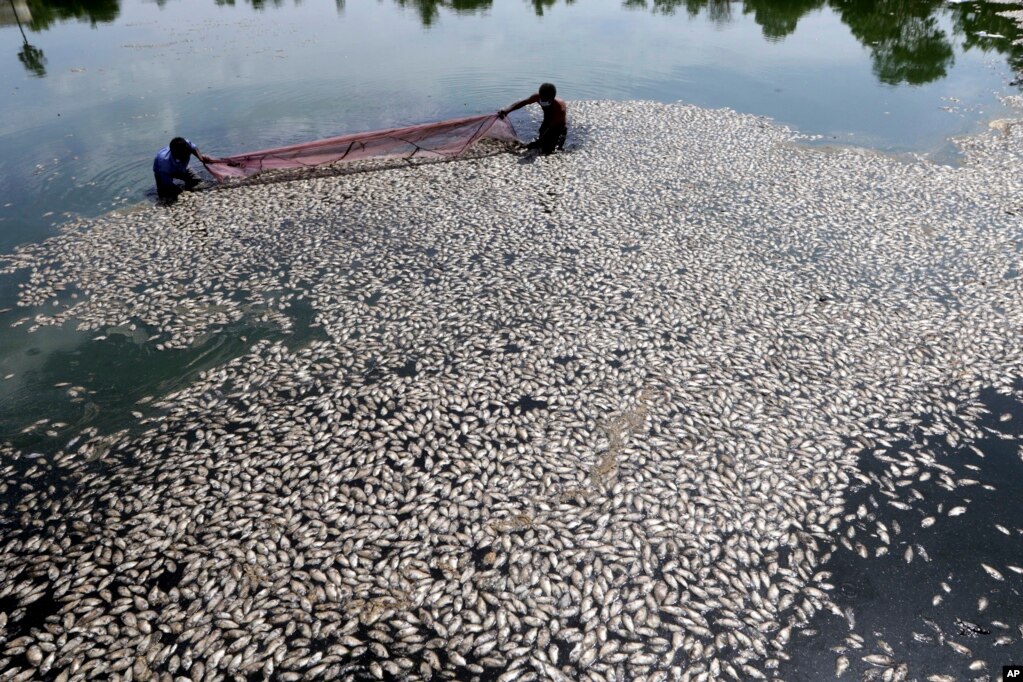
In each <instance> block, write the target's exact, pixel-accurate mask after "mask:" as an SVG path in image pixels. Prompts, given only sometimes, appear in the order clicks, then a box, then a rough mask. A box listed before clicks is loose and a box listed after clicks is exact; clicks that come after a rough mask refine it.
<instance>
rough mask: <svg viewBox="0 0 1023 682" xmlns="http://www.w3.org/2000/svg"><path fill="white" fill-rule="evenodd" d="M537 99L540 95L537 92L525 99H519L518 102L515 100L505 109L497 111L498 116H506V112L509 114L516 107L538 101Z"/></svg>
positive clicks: (519, 107)
mask: <svg viewBox="0 0 1023 682" xmlns="http://www.w3.org/2000/svg"><path fill="white" fill-rule="evenodd" d="M539 101H540V95H538V94H537V95H530V96H529V97H527V98H526V99H521V100H519V101H518V102H516V103H515V104H513V105H511V106H510V107H508V108H507V109H501V110H500V111H498V112H497V113H498V115H499V116H501V117H502V118H503V117H505V116H507V115H508V114H510V113H511V112H513V111H515V110H516V109H521V108H522V107H524V106H526V105H527V104H535V103H536V102H539Z"/></svg>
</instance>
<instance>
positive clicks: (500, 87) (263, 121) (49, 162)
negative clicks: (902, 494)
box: [0, 0, 1023, 437]
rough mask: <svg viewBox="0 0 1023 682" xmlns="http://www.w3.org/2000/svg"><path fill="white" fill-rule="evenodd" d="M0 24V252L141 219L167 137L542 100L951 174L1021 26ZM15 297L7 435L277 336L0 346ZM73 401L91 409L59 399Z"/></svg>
mask: <svg viewBox="0 0 1023 682" xmlns="http://www.w3.org/2000/svg"><path fill="white" fill-rule="evenodd" d="M0 3H3V4H0V46H2V50H3V53H2V55H0V92H2V96H3V99H4V105H3V116H2V117H0V149H2V150H3V153H2V154H0V252H7V251H10V250H11V249H12V248H14V247H15V246H16V245H18V244H21V243H25V242H32V241H38V240H40V239H42V238H45V237H46V236H48V235H50V234H53V232H54V231H55V229H56V226H57V225H59V224H60V223H61V222H62V221H64V220H65V219H66V217H67V216H69V215H72V214H82V215H96V214H99V213H102V212H104V211H107V210H110V209H111V208H113V207H117V206H123V205H126V204H133V203H137V202H139V201H147V200H151V197H150V196H149V193H151V191H152V184H153V178H152V173H151V164H152V157H153V154H154V153H155V151H156V150H157V149H158V148H160V147H162V146H163V145H165V144H166V143H167V141H168V140H169V139H170V138H171V137H172V136H174V135H178V134H181V135H185V136H187V137H189V138H190V139H191V140H192V141H193V142H195V143H196V144H197V145H198V146H199V147H200V148H201V149H202V150H203V151H204V152H207V153H210V154H212V155H222V154H231V153H238V152H242V151H246V150H250V149H258V148H265V147H269V146H275V145H279V144H286V143H290V142H298V141H306V140H311V139H316V138H319V137H324V136H329V135H336V134H341V133H345V132H351V131H356V130H366V129H373V128H380V127H389V126H394V125H401V124H411V123H419V122H424V121H430V120H437V119H442V118H447V117H451V116H457V115H463V114H469V113H479V112H486V111H493V110H495V109H497V108H499V107H501V106H504V105H506V104H508V103H510V102H512V101H514V100H516V99H519V98H521V97H523V96H525V95H527V94H529V93H530V92H532V91H533V90H534V88H535V87H536V84H537V83H539V82H540V81H544V80H550V81H553V82H555V83H557V84H558V86H559V90H560V94H561V96H563V97H564V98H566V99H568V100H572V99H591V98H593V99H655V100H661V101H675V100H683V101H686V102H690V103H694V104H699V105H702V106H708V107H730V108H733V109H737V110H739V111H744V112H750V113H755V114H760V115H765V116H770V117H772V118H774V119H776V120H778V121H781V122H783V123H786V124H790V125H792V126H794V127H796V128H798V129H800V130H802V131H804V132H807V133H816V134H820V135H823V136H826V139H834V140H836V141H838V142H841V143H852V144H862V145H866V146H870V147H874V148H879V149H885V150H894V151H908V152H918V153H926V154H932V155H934V156H936V157H938V158H949V156H948V154H949V144H948V138H949V136H952V135H958V134H964V133H968V132H971V131H976V130H979V129H982V128H983V127H985V126H986V124H987V121H989V120H990V119H992V118H998V117H999V115H1000V114H1001V113H1002V110H1001V105H1000V103H999V102H998V99H997V95H998V94H1004V93H1010V92H1015V91H1017V88H1016V87H1015V86H1013V85H1011V83H1012V81H1013V80H1014V79H1015V78H1016V71H1017V70H1019V69H1021V68H1023V48H1021V47H1020V46H1013V45H1012V41H1013V39H1014V38H1015V37H1016V29H1015V27H1014V24H1013V23H1012V22H1011V21H1010V20H1008V19H1006V18H1004V17H1001V16H999V15H998V12H999V11H1004V10H1005V9H1009V8H1011V6H1008V5H992V4H987V3H981V2H964V3H958V4H948V3H942V2H936V1H926V0H924V1H909V0H888V1H878V2H869V1H864V0H831V1H828V2H824V1H819V0H784V1H778V0H751V1H748V2H733V3H729V2H707V1H705V0H691V1H690V2H685V3H682V2H672V1H669V0H659V1H658V0H654V1H652V2H650V1H646V2H645V1H643V0H624V2H623V1H622V0H577V1H576V2H570V3H566V2H557V1H555V0H534V1H533V2H521V1H519V0H507V1H502V2H489V1H487V0H482V1H481V0H458V1H457V2H453V3H440V2H430V1H427V0H419V1H418V2H411V1H406V2H401V1H391V0H382V1H380V2H344V1H343V0H337V2H336V3H330V2H305V3H295V4H291V3H284V2H278V3H267V2H255V1H253V2H251V3H241V2H239V3H237V4H235V3H233V2H224V1H221V0H157V1H156V2H148V1H143V0H128V1H126V2H119V1H118V0H99V1H95V0H78V1H77V2H74V3H67V2H54V1H53V0H31V1H28V2H26V1H25V0H0ZM18 20H20V23H21V25H20V26H19V24H18ZM16 286H17V280H16V278H13V277H9V276H6V277H4V276H0V311H4V312H0V404H2V405H3V408H2V409H0V435H2V436H10V435H11V434H16V433H20V432H21V430H22V429H24V428H26V427H27V426H28V425H30V424H32V423H33V422H35V421H37V420H39V419H42V418H51V421H56V422H58V423H66V424H71V425H74V426H75V427H79V428H80V427H81V426H82V425H83V424H88V423H97V422H96V420H97V419H101V418H100V417H97V414H99V415H104V414H108V413H110V412H111V411H119V412H120V413H122V414H123V413H124V412H125V410H126V406H127V405H128V404H130V403H132V404H133V403H134V401H135V400H137V399H138V398H139V397H144V396H145V395H147V394H150V393H160V392H166V391H167V390H170V389H171V388H173V387H174V386H175V385H176V382H180V381H183V380H185V379H187V377H188V376H191V374H190V373H191V372H192V371H198V370H199V369H202V368H203V367H208V366H212V365H215V364H219V363H220V362H223V361H224V360H225V359H226V358H228V357H232V356H233V355H236V354H237V353H239V352H241V351H242V350H244V348H245V347H246V346H245V343H244V342H242V341H239V340H238V339H240V338H241V337H242V336H247V335H250V334H259V333H262V334H269V333H272V332H268V331H265V330H264V331H258V330H243V329H237V330H234V331H233V332H232V333H231V335H229V336H231V339H233V340H229V341H224V340H215V339H214V340H209V341H207V342H206V343H205V344H201V345H200V346H199V347H197V348H196V349H195V350H194V352H193V353H186V354H181V355H180V357H179V356H178V355H174V354H169V355H168V354H163V355H161V354H160V353H155V352H152V353H150V351H147V350H146V347H145V345H144V344H141V345H140V344H138V343H137V340H133V339H130V338H128V337H125V338H124V339H116V340H113V341H109V340H108V341H104V342H101V343H100V345H97V342H94V341H91V340H90V339H91V338H92V336H94V335H83V334H79V333H77V332H74V331H73V330H71V329H63V330H43V331H40V332H37V333H34V334H28V333H27V332H26V331H25V326H22V327H16V328H11V327H10V325H11V324H12V323H13V322H14V321H15V320H17V319H18V318H19V317H21V316H23V315H25V314H28V313H31V311H26V310H18V309H12V310H7V311H5V309H7V308H11V307H12V306H13V304H14V301H15V297H14V295H15V293H16ZM26 326H27V325H26ZM118 343H119V344H121V346H123V348H122V347H118V348H115V347H114V346H112V345H109V344H115V345H116V344H118ZM103 344H107V345H103ZM172 355H173V357H172ZM8 375H13V376H12V377H11V378H10V379H3V377H6V376H8ZM64 382H70V385H69V386H66V387H58V388H55V387H54V384H57V383H64ZM73 386H83V387H85V389H86V390H89V391H95V392H96V393H94V394H85V395H84V399H83V400H79V401H73V400H72V397H70V396H68V395H66V394H67V389H68V388H71V387H73ZM90 395H93V396H96V397H90ZM103 396H118V397H116V398H113V397H111V398H110V399H109V401H108V402H104V397H103ZM79 397H81V396H79ZM88 404H92V405H94V407H89V405H88ZM97 409H98V412H97ZM111 426H112V425H111ZM71 428H72V427H70V426H68V427H60V428H59V429H56V431H57V432H58V433H59V434H60V436H61V437H63V434H64V429H71ZM37 430H40V429H37ZM47 430H53V429H48V428H46V426H45V425H44V426H43V428H41V431H42V432H43V433H45V432H46V431H47Z"/></svg>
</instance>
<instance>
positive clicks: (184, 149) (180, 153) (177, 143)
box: [170, 137, 192, 162]
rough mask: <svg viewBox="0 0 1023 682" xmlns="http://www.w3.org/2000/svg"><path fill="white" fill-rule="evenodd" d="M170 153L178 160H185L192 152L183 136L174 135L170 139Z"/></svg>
mask: <svg viewBox="0 0 1023 682" xmlns="http://www.w3.org/2000/svg"><path fill="white" fill-rule="evenodd" d="M170 153H171V156H173V157H174V158H175V159H177V160H178V161H181V162H185V161H188V157H189V156H190V155H191V154H192V148H191V147H189V146H188V143H187V142H185V138H183V137H175V138H174V139H173V140H171V141H170Z"/></svg>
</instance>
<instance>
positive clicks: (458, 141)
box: [205, 114, 518, 182]
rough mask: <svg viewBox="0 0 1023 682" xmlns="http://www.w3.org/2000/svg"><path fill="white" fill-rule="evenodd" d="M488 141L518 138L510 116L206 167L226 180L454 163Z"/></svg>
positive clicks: (312, 145) (338, 140)
mask: <svg viewBox="0 0 1023 682" xmlns="http://www.w3.org/2000/svg"><path fill="white" fill-rule="evenodd" d="M485 138H486V139H493V140H500V141H504V142H513V141H515V140H517V139H518V138H517V137H516V135H515V129H514V128H513V127H512V125H511V123H510V122H509V121H508V120H507V119H506V118H501V117H499V116H498V115H497V114H488V115H486V116H469V117H466V118H456V119H450V120H447V121H438V122H436V123H425V124H422V125H416V126H409V127H407V128H392V129H389V130H375V131H372V132H365V133H354V134H351V135H342V136H341V137H331V138H328V139H325V140H316V141H314V142H304V143H302V144H293V145H288V146H286V147H276V148H274V149H264V150H262V151H258V152H249V153H247V154H238V155H236V156H226V157H222V158H219V159H216V160H214V161H212V162H210V163H207V164H205V165H206V168H207V170H209V172H210V173H212V174H213V177H215V178H216V179H217V180H218V181H220V182H224V181H225V180H230V179H236V178H250V177H253V176H255V175H257V174H259V173H263V172H264V171H271V170H291V169H301V168H314V167H317V166H324V165H328V164H335V163H339V162H353V161H363V160H368V159H407V160H420V159H422V160H427V159H430V160H443V159H453V158H457V157H459V156H461V155H463V154H465V153H466V152H467V151H468V150H469V149H470V148H471V147H472V146H473V145H475V144H476V143H477V142H479V141H480V140H483V139H485Z"/></svg>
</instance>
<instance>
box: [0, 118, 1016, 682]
mask: <svg viewBox="0 0 1023 682" xmlns="http://www.w3.org/2000/svg"><path fill="white" fill-rule="evenodd" d="M571 115H572V130H573V135H574V140H570V145H569V146H570V150H569V151H568V152H567V153H563V154H556V155H553V156H551V157H542V158H533V157H519V156H516V155H513V154H504V155H499V156H490V157H486V158H480V159H473V160H469V161H464V162H458V163H449V164H437V165H427V166H420V167H417V168H415V169H402V168H398V169H392V170H385V171H380V172H376V173H367V174H357V175H345V176H338V177H317V178H309V179H302V180H295V181H291V182H287V183H278V184H260V185H253V186H247V187H239V188H233V189H230V190H225V191H211V192H203V193H193V194H186V195H185V196H184V197H183V198H182V200H181V201H179V203H178V204H177V205H176V206H174V207H172V208H153V209H146V210H142V211H136V212H132V213H129V214H124V215H117V216H107V217H103V218H100V219H96V220H90V221H84V222H81V223H78V224H75V225H72V226H70V227H69V228H68V230H67V231H66V232H65V233H64V234H62V235H61V236H59V237H56V238H53V239H50V240H48V241H46V242H45V243H42V244H36V245H29V246H26V247H24V248H22V249H19V250H18V251H17V252H16V253H14V254H11V255H9V256H7V257H5V259H4V261H2V262H0V263H2V265H0V267H3V272H8V273H10V272H14V271H25V272H27V273H28V276H27V280H26V283H25V286H24V287H23V288H22V290H21V303H22V304H23V305H25V306H38V307H37V308H35V309H33V310H32V311H31V314H30V315H29V316H28V318H27V319H22V320H19V321H18V322H20V323H22V324H24V325H26V326H27V327H28V328H32V327H36V326H40V325H47V324H62V323H68V322H70V323H73V324H77V325H79V326H80V327H81V328H83V329H95V330H97V333H98V332H99V331H100V330H104V329H107V328H109V327H111V326H119V327H121V328H127V329H128V330H130V333H133V334H134V333H135V332H137V331H138V330H142V332H143V334H140V335H139V339H140V342H143V343H146V344H149V345H151V347H152V348H153V350H154V352H159V350H160V349H164V348H173V347H183V346H187V345H188V344H190V343H192V342H193V341H194V340H195V339H196V338H198V337H199V336H200V335H203V334H206V333H210V332H213V333H215V332H216V331H217V330H218V329H219V328H221V327H223V326H224V325H225V324H228V323H231V322H233V321H238V320H246V319H249V320H254V319H259V320H263V321H264V322H271V323H276V324H279V325H281V326H282V327H285V328H287V327H288V326H289V325H291V324H292V320H291V318H290V317H289V314H288V313H289V308H291V306H292V305H293V304H294V302H295V301H296V300H299V299H301V300H302V301H303V302H304V303H305V304H307V305H309V306H311V307H312V310H313V311H314V312H315V324H316V325H318V326H319V327H322V330H323V332H324V334H325V338H320V339H315V340H310V341H308V342H305V343H294V344H291V345H287V344H284V343H277V342H269V341H261V342H259V343H257V344H255V345H254V346H253V347H252V348H251V350H250V352H249V353H248V354H247V355H245V356H244V357H242V358H239V359H237V360H236V361H233V362H230V363H228V364H227V365H225V366H223V367H219V368H216V369H213V370H210V371H208V372H206V373H205V374H203V376H202V377H201V378H200V379H199V380H198V381H196V382H195V383H194V384H193V385H192V386H190V387H188V388H187V389H185V390H182V391H179V392H177V393H175V394H173V395H168V396H163V397H161V398H159V399H158V400H156V401H153V402H152V403H147V404H145V405H142V406H140V407H139V409H140V411H141V414H143V418H142V419H141V422H140V424H139V425H138V428H137V429H135V430H134V431H132V432H131V433H114V434H103V433H94V432H90V433H86V434H84V435H83V436H82V437H81V438H80V439H76V440H75V441H73V442H69V443H68V444H67V446H66V447H64V448H63V449H62V450H61V451H60V452H59V453H57V454H56V455H54V456H42V455H39V454H36V453H32V452H24V451H19V450H17V449H16V448H14V447H13V446H12V445H10V444H7V445H3V446H0V447H2V450H0V538H2V539H0V679H2V680H7V679H16V680H25V679H31V678H34V677H38V676H47V677H55V678H56V679H61V680H68V679H86V678H102V679H106V678H108V677H109V676H110V675H111V674H112V673H116V674H117V676H118V677H119V678H120V679H191V680H200V679H236V678H239V679H240V678H249V679H262V678H264V677H266V678H273V679H282V680H297V679H351V678H356V679H362V678H366V679H372V678H377V679H410V680H412V679H424V680H426V679H459V680H463V679H496V680H501V681H502V682H511V681H512V680H520V681H525V680H577V679H588V680H608V681H611V680H649V681H653V680H668V679H672V680H676V679H685V680H705V679H734V680H751V679H768V678H771V677H772V676H773V671H774V669H776V668H777V667H778V665H779V661H781V660H782V659H784V658H785V657H786V655H787V654H786V645H787V643H788V641H789V639H790V637H792V636H793V633H794V632H796V631H798V630H799V629H800V628H803V627H805V626H806V624H807V622H808V621H809V619H811V618H812V616H813V615H814V614H815V613H817V612H819V611H821V610H822V609H828V608H832V607H833V606H834V604H833V603H832V601H833V600H832V598H831V593H832V590H833V587H834V586H833V585H832V584H831V583H830V582H829V574H828V572H827V571H826V570H825V569H824V568H823V564H824V562H826V560H827V558H828V556H829V555H830V553H831V552H832V551H834V550H835V549H836V548H837V547H839V546H840V545H841V544H849V546H850V547H857V546H862V547H863V550H862V551H863V552H875V553H876V552H878V551H879V549H878V547H879V546H880V545H878V544H876V542H875V544H874V545H872V546H871V547H870V548H868V547H867V546H866V545H857V544H855V543H861V542H862V540H861V539H860V538H857V537H853V536H851V535H849V534H843V533H840V532H839V529H844V528H846V527H848V522H849V520H850V518H851V517H850V516H849V515H850V514H855V513H856V511H855V510H849V509H846V508H845V505H844V501H845V494H846V492H847V491H848V490H849V488H850V486H851V485H857V484H863V483H866V484H870V485H873V486H875V487H876V488H877V489H878V498H879V499H881V500H884V501H885V502H884V503H885V504H889V505H893V504H896V503H898V504H905V505H909V506H910V507H912V506H913V505H914V504H916V503H917V502H918V500H916V499H915V498H913V497H907V496H905V495H902V494H900V490H901V485H900V483H899V481H900V480H901V479H902V478H906V477H909V478H912V477H915V476H923V475H924V474H925V473H926V474H928V475H930V476H935V477H940V476H941V475H942V473H943V470H942V467H941V463H940V462H937V461H935V459H934V458H933V457H931V456H929V453H928V451H927V450H926V448H918V449H915V450H911V451H907V452H906V453H905V454H904V455H903V456H904V457H905V459H904V460H899V461H894V460H893V461H891V462H888V464H890V466H891V471H889V472H886V473H884V474H879V475H869V476H868V475H867V474H865V473H863V472H862V471H861V470H860V469H859V467H858V458H859V455H860V453H861V452H863V451H865V450H866V451H871V450H874V451H881V450H883V448H884V447H885V446H886V444H887V443H889V442H890V441H891V440H892V439H894V438H895V437H897V434H899V433H904V432H906V431H907V430H909V429H913V428H916V427H917V426H919V422H918V420H915V417H914V415H918V414H921V413H929V414H934V415H936V421H935V423H934V424H933V425H931V426H929V427H928V428H930V429H935V430H940V429H944V430H945V434H946V436H947V438H949V439H959V440H961V441H962V442H964V443H966V442H969V440H970V439H971V438H973V437H975V433H973V432H972V431H971V427H970V424H971V423H972V422H973V421H974V419H973V418H974V417H976V416H977V414H978V410H979V408H978V407H977V406H976V402H975V399H976V396H977V394H978V392H979V391H980V390H981V389H983V388H986V387H995V388H996V389H997V390H1000V391H1003V392H1006V393H1008V392H1011V391H1013V390H1015V389H1014V381H1015V379H1016V378H1017V377H1020V376H1021V374H1020V372H1021V365H1023V344H1021V336H1023V335H1021V333H1020V332H1021V331H1023V291H1021V280H1020V277H1019V268H1020V266H1021V262H1023V230H1021V228H1020V218H1019V214H1020V212H1021V211H1023V206H1021V200H1020V197H1021V196H1023V192H1021V190H1023V175H1021V174H1020V172H1019V169H1020V164H1019V163H1018V158H1017V156H1016V155H1017V154H1018V150H1019V149H1020V148H1023V147H1021V145H1020V140H1023V134H1021V133H1023V131H1017V129H1015V128H1009V129H1008V130H1007V132H992V133H990V134H988V135H985V136H982V137H979V138H975V139H972V140H969V141H966V142H964V149H965V151H966V153H967V154H968V158H969V162H968V163H967V165H966V166H964V167H962V168H951V167H944V166H936V165H931V164H928V163H923V162H919V163H916V162H907V161H905V160H897V159H893V158H889V157H886V156H884V155H881V154H873V153H864V152H862V151H856V150H847V149H821V148H809V147H806V146H805V145H802V144H800V141H799V139H798V136H797V135H796V134H794V133H792V132H791V131H789V130H786V129H784V128H782V127H779V126H777V125H774V124H773V123H771V122H769V121H767V120H764V119H761V118H757V117H752V116H745V115H740V114H736V113H733V112H729V111H709V110H705V109H700V108H697V107H691V106H684V105H681V104H676V105H662V104H655V103H646V102H629V103H610V102H584V103H574V104H573V106H572V111H571ZM143 335H144V339H142V338H141V337H142V336H143ZM102 342H104V341H102V340H100V341H97V343H102ZM947 424H948V425H950V424H954V425H955V428H954V429H953V428H946V426H945V425H947ZM939 432H940V431H939ZM948 485H950V486H952V487H956V486H959V485H965V484H964V483H963V482H962V481H956V480H952V479H950V480H949V481H948ZM879 506H880V504H879ZM874 511H875V510H871V513H873V512H874ZM946 513H947V514H950V515H951V514H953V513H961V512H959V511H957V510H949V511H947V512H946ZM879 518H880V517H879ZM871 519H872V521H871V522H872V523H877V522H876V521H874V520H873V519H874V517H871ZM931 523H940V520H938V519H937V517H936V516H928V517H927V518H922V520H921V524H931ZM881 524H883V521H882V522H881ZM881 524H878V525H877V526H876V535H877V536H878V537H882V536H881V532H882V531H884V532H886V533H887V532H890V531H889V530H888V529H886V528H883V527H882V525H881ZM1008 530H1009V532H1010V533H1018V532H1019V529H1008ZM882 539H883V537H882ZM881 544H884V545H887V544H889V543H888V542H882V543H881ZM899 551H907V552H911V551H913V549H912V546H910V548H909V549H903V548H902V547H900V548H899ZM907 560H909V559H908V558H907ZM989 568H990V571H991V575H992V577H994V576H995V573H997V574H998V575H999V576H1001V577H1002V578H1004V579H1005V580H1010V579H1012V580H1017V581H1018V580H1019V576H1016V575H1014V574H1013V572H1012V571H1013V570H1015V569H1012V568H1010V567H1008V566H1004V565H997V566H989ZM1013 626H1015V624H1013ZM1007 636H1010V637H1012V638H1014V640H1013V641H1018V640H1019V638H1020V637H1021V636H1023V632H1020V633H1013V632H1009V633H1008V634H1007ZM862 655H863V656H870V657H872V658H870V660H867V659H864V660H866V662H867V663H869V664H871V665H874V666H876V667H877V669H878V671H879V672H878V677H877V678H878V679H882V678H883V679H900V677H899V676H900V675H904V674H905V672H906V671H904V670H902V668H901V667H900V663H899V661H898V659H897V652H894V651H891V652H885V651H880V652H876V653H874V652H869V651H864V652H862ZM843 659H844V660H843ZM848 664H849V661H848V658H847V657H845V656H844V655H843V657H840V658H839V659H838V669H837V670H836V671H835V672H836V673H837V674H839V675H841V674H842V673H843V672H844V670H845V667H847V666H848ZM901 665H904V664H901ZM933 672H934V671H927V670H919V671H914V675H916V676H917V677H919V678H921V679H922V678H924V677H926V675H927V674H931V673H933ZM934 674H937V673H934Z"/></svg>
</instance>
